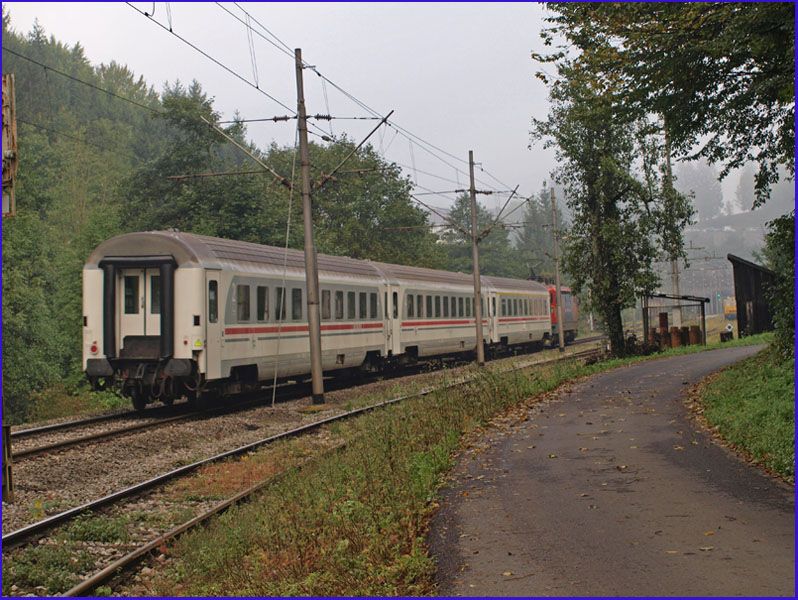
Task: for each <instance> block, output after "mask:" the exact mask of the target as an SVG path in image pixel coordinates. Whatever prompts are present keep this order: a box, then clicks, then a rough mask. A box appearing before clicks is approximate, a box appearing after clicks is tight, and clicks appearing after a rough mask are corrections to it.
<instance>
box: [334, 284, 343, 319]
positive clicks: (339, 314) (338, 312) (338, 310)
mask: <svg viewBox="0 0 798 600" xmlns="http://www.w3.org/2000/svg"><path fill="white" fill-rule="evenodd" d="M335 318H336V319H343V318H344V293H343V292H342V291H340V290H339V291H337V292H335Z"/></svg>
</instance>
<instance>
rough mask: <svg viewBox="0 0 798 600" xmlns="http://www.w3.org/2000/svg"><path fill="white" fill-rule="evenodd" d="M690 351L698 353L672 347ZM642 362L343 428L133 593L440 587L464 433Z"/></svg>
mask: <svg viewBox="0 0 798 600" xmlns="http://www.w3.org/2000/svg"><path fill="white" fill-rule="evenodd" d="M757 341H761V339H759V338H748V339H747V340H742V341H740V342H738V344H744V343H746V342H749V343H752V342H757ZM691 351H696V350H690V349H687V348H685V349H679V350H675V351H669V352H667V353H663V354H664V355H673V354H682V353H687V352H691ZM657 356H662V355H657ZM644 359H645V358H643V357H637V358H630V359H624V360H610V361H606V362H602V363H599V364H595V365H580V364H575V363H568V364H557V365H549V366H545V367H532V368H530V369H525V370H523V371H518V372H511V373H504V374H497V373H495V372H493V370H492V369H488V370H487V371H486V372H485V373H484V375H482V376H480V377H479V378H478V379H477V380H475V381H473V382H471V383H469V384H466V385H464V386H460V387H456V388H453V389H450V390H446V391H440V392H435V393H433V394H431V395H429V396H426V397H423V398H418V399H413V400H410V401H408V402H405V403H402V404H399V405H395V406H393V407H391V408H388V409H385V410H382V411H379V412H376V413H373V414H370V415H367V416H364V417H361V418H360V419H357V420H356V421H353V422H348V423H346V424H340V425H337V426H336V431H335V433H336V434H337V435H339V436H341V438H342V439H345V440H347V445H346V447H345V448H343V449H342V450H340V451H339V452H338V453H336V454H335V455H333V456H329V457H324V458H322V459H320V460H319V461H317V462H314V463H313V464H312V465H309V466H306V468H304V469H303V470H302V471H301V472H294V473H289V475H288V476H287V477H285V478H282V479H281V480H280V481H279V482H276V483H275V485H273V486H271V487H269V488H267V489H266V490H265V491H264V492H262V493H261V494H260V495H259V496H258V497H257V498H255V499H254V500H253V501H252V502H251V503H249V504H246V505H242V506H240V507H238V508H235V509H232V510H230V511H228V512H227V513H226V514H225V515H223V516H222V517H220V518H218V519H216V520H215V521H214V522H213V523H212V524H211V525H210V526H209V527H207V528H206V529H202V530H196V531H194V532H192V533H190V534H188V535H186V536H185V537H183V538H182V539H181V540H180V541H179V542H177V544H176V545H175V546H173V547H172V548H170V549H169V554H170V557H171V558H172V559H173V560H171V561H169V563H168V564H169V566H167V567H165V568H163V569H160V570H159V571H158V572H157V574H156V575H155V576H154V577H153V579H152V581H151V582H150V583H148V584H147V586H146V587H145V588H143V589H140V588H137V589H135V592H136V593H146V594H172V595H174V594H179V595H226V594H236V595H327V596H332V595H396V594H398V595H419V594H428V593H431V592H433V583H432V582H433V574H434V570H435V565H434V562H433V560H432V559H431V558H430V557H429V555H428V554H427V547H426V541H425V536H426V532H427V526H428V522H429V518H430V516H431V515H432V513H433V511H434V510H435V508H436V506H437V505H436V503H435V497H436V493H437V491H438V489H439V488H440V486H441V484H442V477H443V475H444V474H445V472H446V471H447V470H448V469H449V468H450V467H451V465H452V464H453V460H454V456H455V454H456V452H457V450H458V448H459V447H460V444H461V441H462V439H463V436H464V435H466V434H468V433H469V432H473V431H474V430H476V429H478V428H480V427H483V426H485V425H486V424H488V422H489V421H490V420H491V419H493V418H495V417H496V416H497V415H499V414H501V413H503V412H504V411H506V410H507V409H510V408H513V407H517V406H519V405H520V404H521V403H529V404H533V403H534V402H536V401H538V399H539V398H540V396H541V395H542V394H544V393H546V392H548V391H551V390H553V389H554V388H556V387H558V386H559V385H561V384H563V383H566V382H569V381H572V380H574V379H576V378H579V377H582V376H586V375H591V374H594V373H598V372H600V371H606V370H609V369H611V368H614V367H617V366H622V365H625V364H630V363H632V362H637V361H639V360H644ZM442 376H443V377H446V373H444V374H443V375H442Z"/></svg>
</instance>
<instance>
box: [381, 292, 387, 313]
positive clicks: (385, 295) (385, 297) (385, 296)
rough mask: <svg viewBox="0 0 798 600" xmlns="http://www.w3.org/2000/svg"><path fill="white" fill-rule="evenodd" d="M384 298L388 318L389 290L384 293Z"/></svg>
mask: <svg viewBox="0 0 798 600" xmlns="http://www.w3.org/2000/svg"><path fill="white" fill-rule="evenodd" d="M382 299H383V300H384V301H385V318H386V319H387V318H388V292H385V293H384V294H383V297H382Z"/></svg>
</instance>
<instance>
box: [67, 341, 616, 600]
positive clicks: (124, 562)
mask: <svg viewBox="0 0 798 600" xmlns="http://www.w3.org/2000/svg"><path fill="white" fill-rule="evenodd" d="M587 341H595V340H583V341H582V343H587ZM602 353H603V350H602V349H601V348H595V349H590V350H583V351H581V352H575V353H573V354H569V355H566V356H559V357H557V358H554V359H550V360H546V361H540V362H534V363H525V364H523V365H517V366H515V367H513V368H511V369H508V370H506V371H503V373H508V372H513V371H519V370H522V369H527V368H530V367H534V366H542V365H547V364H552V363H557V362H562V361H565V360H574V359H579V358H587V357H589V356H596V355H600V354H602ZM478 376H479V375H474V376H471V377H467V378H464V379H461V380H456V381H453V382H450V383H448V384H445V385H443V386H438V387H435V388H425V389H423V390H421V391H420V392H416V393H414V394H408V395H406V396H400V397H398V398H392V399H391V400H386V401H385V402H381V403H378V404H374V405H371V406H368V407H364V408H360V409H355V410H354V411H350V412H348V413H344V414H342V415H337V416H335V417H331V418H329V419H325V420H324V421H323V422H320V423H328V422H331V421H334V420H339V419H344V418H349V417H351V416H355V415H357V414H362V413H364V412H367V411H369V410H373V409H376V408H380V407H383V406H388V405H390V404H395V403H397V402H401V401H403V400H408V399H410V398H417V397H422V396H426V395H428V394H430V393H432V392H436V391H440V390H444V389H451V388H453V387H457V386H460V385H465V384H467V383H469V382H472V381H474V380H476V379H477V377H478ZM345 445H346V444H345V443H344V444H342V445H341V446H337V447H336V448H334V449H332V452H336V451H339V450H340V449H341V448H342V447H344V446H345ZM327 454H329V451H328V452H325V453H324V454H323V456H324V455H327ZM311 460H316V459H311ZM305 464H307V463H305ZM303 466H304V465H299V466H297V467H293V468H292V469H289V470H287V471H285V472H283V473H280V474H278V475H275V476H274V477H270V478H268V479H266V480H264V481H261V482H259V483H256V484H254V485H252V486H250V487H249V488H247V489H245V490H242V491H240V492H238V493H237V494H235V495H234V496H232V497H231V498H228V499H227V500H224V501H222V502H220V503H219V504H216V505H215V506H213V507H211V508H210V509H208V510H207V511H205V512H203V513H201V514H199V515H196V516H195V517H193V518H192V519H190V520H189V521H186V522H185V523H183V524H181V525H178V526H176V527H174V528H172V529H170V530H169V531H167V532H165V533H163V534H161V535H159V536H158V537H157V538H155V539H154V540H151V541H149V542H147V543H145V544H143V545H141V546H139V547H138V548H136V549H135V550H133V551H131V552H129V553H128V554H126V555H124V556H122V557H120V558H118V559H117V560H116V561H114V562H113V563H111V564H110V565H108V566H106V567H104V568H103V569H102V570H100V571H98V572H97V573H94V574H93V575H91V576H89V577H88V578H86V579H84V580H83V581H81V582H80V583H78V584H77V585H75V586H74V587H72V588H71V589H69V590H68V591H66V592H64V594H63V595H64V596H83V595H86V594H87V593H89V592H91V591H93V590H94V589H96V588H97V587H99V586H100V585H101V584H102V583H105V582H106V581H108V580H109V579H112V578H113V577H115V576H117V575H118V574H120V573H121V572H122V571H123V570H124V569H126V568H128V567H130V566H132V565H134V564H136V563H137V562H138V561H139V560H141V559H143V558H144V557H146V556H147V555H148V554H149V553H150V552H152V551H153V550H155V549H157V548H159V547H160V546H161V545H162V544H164V543H166V542H168V541H171V540H173V539H176V538H177V537H179V536H180V535H182V534H183V533H185V532H186V531H188V530H189V529H192V528H193V527H195V526H197V525H201V524H202V523H205V522H206V521H208V520H209V519H211V518H212V517H214V516H215V515H217V514H220V513H223V512H224V511H226V510H227V509H228V508H230V507H231V506H234V505H236V504H238V503H240V502H242V501H244V500H246V499H248V498H249V497H250V496H251V495H253V494H254V493H256V492H258V491H260V490H261V489H264V488H265V487H267V486H270V485H274V484H275V483H277V482H278V481H279V480H280V479H282V478H283V477H285V476H286V475H287V474H288V473H291V472H293V471H298V470H301V469H302V468H303Z"/></svg>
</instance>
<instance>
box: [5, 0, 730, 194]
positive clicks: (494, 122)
mask: <svg viewBox="0 0 798 600" xmlns="http://www.w3.org/2000/svg"><path fill="white" fill-rule="evenodd" d="M133 4H134V6H136V7H137V8H139V9H140V10H142V11H146V12H150V13H151V12H152V10H153V6H155V15H154V19H155V20H157V21H158V22H160V23H163V24H165V25H167V26H168V24H169V13H168V11H167V8H169V9H170V10H171V26H172V29H173V31H174V32H175V33H177V34H179V35H181V36H182V37H184V38H186V39H187V40H189V41H190V42H192V43H193V44H194V45H196V46H198V47H199V48H201V49H202V50H204V51H206V52H207V53H208V54H210V55H211V56H213V57H214V58H216V59H217V60H219V61H220V62H222V63H224V64H225V65H227V66H229V67H230V68H231V69H233V70H234V71H236V72H238V73H239V74H240V75H241V76H243V77H245V78H246V79H248V80H250V81H254V80H255V75H254V72H253V71H254V69H253V63H252V60H251V58H250V47H249V43H248V36H247V33H246V31H247V30H246V28H245V26H244V25H243V24H242V23H240V22H238V21H237V20H236V19H235V18H234V17H232V16H231V15H229V14H227V13H226V12H225V11H224V10H223V9H222V8H220V7H219V6H217V5H216V4H214V3H178V2H174V3H164V2H156V3H152V2H146V3H145V2H136V3H133ZM4 5H5V6H7V7H8V8H9V12H10V14H11V24H12V27H13V28H14V29H16V30H17V31H21V32H28V31H30V29H31V27H32V25H33V21H34V18H38V20H39V23H40V24H41V25H42V26H43V27H44V29H45V31H46V32H47V34H48V35H49V34H52V35H54V36H55V37H56V38H57V39H59V40H61V41H63V42H65V43H68V44H70V45H72V44H74V43H76V42H80V43H81V45H82V46H83V47H84V49H85V53H86V55H87V56H88V58H89V59H90V60H91V61H92V63H94V64H97V63H108V62H111V61H112V60H115V61H117V62H119V63H123V64H126V65H127V66H128V67H129V68H130V69H131V70H133V71H134V72H135V73H136V74H137V75H142V76H144V78H145V79H146V81H148V82H149V83H150V84H151V85H154V86H155V88H156V90H158V91H161V89H162V86H163V84H164V82H167V81H169V82H174V81H175V80H176V79H180V80H181V81H183V82H189V81H191V80H192V79H197V80H198V81H199V82H200V83H201V84H202V86H203V88H204V89H205V91H206V92H208V94H209V95H211V96H213V97H214V98H215V107H216V109H217V110H218V111H219V112H221V113H222V114H223V118H232V116H233V113H234V111H235V110H236V109H238V111H239V112H240V113H241V115H242V116H243V117H244V118H258V117H272V116H275V115H282V114H286V110H285V108H283V107H281V106H280V105H278V104H276V103H275V102H273V101H272V100H270V99H268V98H267V97H266V96H264V95H263V94H261V93H260V92H259V91H257V90H255V89H253V88H252V87H250V86H248V85H247V84H245V83H244V82H242V81H240V80H239V79H237V78H235V77H234V76H233V75H230V74H229V73H227V72H225V71H224V70H223V69H222V68H221V67H219V66H218V65H215V64H214V63H213V62H211V61H210V60H208V59H207V58H205V57H203V56H202V55H201V54H199V53H198V52H196V51H195V50H192V49H191V48H189V47H188V46H187V45H185V44H184V43H183V42H181V41H180V40H179V39H178V38H176V37H174V36H173V35H171V34H170V33H169V32H168V31H165V30H164V29H162V28H160V27H158V26H157V25H156V24H155V23H153V22H151V20H150V19H148V18H147V17H145V16H142V15H141V14H139V13H137V12H136V11H135V10H133V8H131V7H130V6H127V5H126V4H124V3H121V2H120V3H48V2H35V3H34V2H31V3H19V2H6V3H4ZM224 6H225V8H227V9H228V10H229V11H231V12H233V13H234V14H237V15H238V16H240V17H241V18H242V19H245V18H246V17H245V16H244V14H243V13H242V12H240V11H239V9H238V8H237V7H236V6H235V5H234V4H232V3H225V4H224ZM242 6H243V8H245V9H246V10H247V11H248V12H249V13H250V14H251V15H252V16H253V17H254V18H255V19H257V20H258V21H259V22H260V23H261V24H262V25H264V26H265V27H266V28H268V29H269V30H270V31H271V32H272V33H273V34H274V35H276V36H277V37H278V38H280V40H282V41H283V42H285V44H286V45H287V46H288V47H289V48H291V49H293V48H302V52H303V58H304V59H305V60H306V61H307V62H308V63H310V64H312V65H315V66H316V67H317V68H318V70H319V71H320V72H321V73H323V74H324V75H326V76H327V77H328V78H329V79H330V80H332V81H333V82H335V83H336V84H338V85H339V86H341V87H342V88H344V89H345V90H346V91H347V92H349V93H350V94H352V95H354V96H356V97H357V98H359V99H360V100H361V101H362V102H364V103H366V104H367V105H368V106H370V107H371V108H373V109H374V110H376V111H378V112H379V113H381V114H385V113H387V112H388V111H389V110H391V109H394V110H395V111H396V112H395V113H394V115H393V117H392V121H394V122H395V123H397V124H398V125H400V126H402V127H403V128H405V129H407V130H409V131H410V132H412V133H413V134H415V135H417V136H419V137H420V138H423V139H424V140H426V141H427V142H430V143H432V144H434V145H435V146H437V147H438V148H440V149H442V150H444V151H446V152H447V153H450V154H452V155H454V157H457V158H453V157H451V156H446V155H443V154H442V153H440V152H438V151H435V153H436V154H439V155H440V156H441V157H442V158H443V159H444V160H445V162H443V161H442V160H439V159H438V158H435V157H433V156H432V155H431V154H429V153H427V152H426V151H425V150H424V149H423V148H422V146H421V145H415V146H413V147H412V148H411V145H410V143H409V142H408V140H407V139H406V138H405V137H402V136H397V135H395V132H394V130H392V129H385V128H383V129H382V130H381V131H380V132H379V134H375V136H374V137H373V138H372V140H373V142H374V145H375V147H376V148H378V149H382V150H383V152H384V154H385V156H386V158H387V159H388V160H391V161H395V162H397V163H399V164H401V165H407V166H408V167H411V168H406V169H405V172H406V173H408V174H409V175H411V176H412V177H413V178H414V179H416V180H417V182H418V184H420V185H421V186H424V187H425V188H428V189H431V190H434V191H445V190H453V189H455V188H460V187H467V172H468V166H467V159H468V151H469V150H473V151H474V156H475V160H476V161H477V162H481V163H482V166H483V168H484V169H485V170H486V171H487V172H489V173H490V174H491V175H493V176H495V177H496V178H498V179H499V180H500V181H501V182H502V183H503V184H504V185H501V184H499V183H497V182H496V181H495V180H493V179H491V177H490V176H489V175H488V173H485V172H480V171H479V170H478V171H477V179H478V180H480V181H481V183H480V184H478V187H482V188H489V189H505V188H506V187H508V186H509V187H510V188H512V187H515V186H516V185H519V184H520V188H519V193H520V194H521V195H522V196H527V195H529V194H531V193H533V192H534V191H536V190H537V189H539V188H540V186H541V184H542V183H543V181H544V180H547V179H549V176H550V175H549V174H550V171H551V170H552V168H553V167H554V158H553V152H552V151H548V150H544V149H543V148H542V144H540V143H535V144H534V145H533V146H532V149H531V150H530V149H528V146H529V127H530V121H531V119H532V117H538V118H544V117H545V116H546V112H547V106H548V103H547V99H546V89H545V87H544V85H543V84H542V83H541V82H540V81H538V80H537V79H536V78H535V77H534V73H535V71H536V69H537V68H539V67H538V65H536V64H535V63H533V61H532V60H531V58H530V52H531V51H533V50H534V51H541V50H542V49H543V48H542V44H541V42H540V37H539V32H540V30H541V29H542V28H543V26H544V18H545V13H546V11H545V9H544V8H543V6H542V5H540V4H534V3H523V4H521V3H484V4H482V3H480V4H473V3H469V4H466V3H463V4H461V3H457V4H454V3H452V4H444V3H418V4H406V3H385V4H378V3H343V2H336V3H327V4H324V3H301V4H300V3H256V2H252V3H244V4H242ZM253 27H257V25H256V24H255V23H254V22H253ZM253 43H254V51H255V57H256V66H257V79H258V85H259V87H260V88H261V89H262V90H264V91H266V92H268V93H269V94H270V95H272V96H274V97H275V98H277V99H278V100H280V101H282V102H283V103H284V104H286V105H287V106H289V107H291V109H292V110H293V109H294V107H295V106H296V82H295V72H294V64H293V60H292V58H291V57H289V56H287V55H286V54H284V53H281V52H280V51H279V50H278V49H276V48H275V47H274V46H272V45H270V44H268V43H267V42H265V41H264V40H263V39H261V38H259V37H257V36H253ZM305 90H306V102H307V107H308V113H309V114H315V113H327V112H328V109H327V103H326V102H325V98H324V90H323V88H322V85H321V79H320V78H318V77H317V76H315V75H314V74H313V73H312V72H308V71H306V72H305ZM326 91H327V97H328V101H329V113H330V114H332V115H335V116H341V117H354V116H368V113H366V112H365V111H364V110H363V109H362V108H360V107H358V106H357V105H356V104H355V103H353V102H352V101H351V100H349V99H348V98H346V97H345V96H344V95H343V94H341V93H340V92H338V91H337V90H335V89H334V88H332V87H331V86H329V85H328V86H327V90H326ZM374 124H375V123H374V122H373V121H346V120H342V121H333V122H332V129H333V132H334V133H335V134H336V135H339V134H341V133H342V132H346V133H347V134H348V135H349V136H350V137H351V138H353V139H358V140H359V139H360V138H362V137H363V136H364V135H365V134H366V133H367V132H368V131H369V130H370V129H371V128H372V127H373V126H374ZM318 126H319V127H321V128H325V129H328V130H329V124H328V123H326V122H319V123H318ZM249 132H250V135H251V137H252V139H253V140H254V141H255V142H256V143H257V144H258V145H260V146H262V147H265V146H266V145H268V144H269V143H271V142H272V141H275V142H277V143H278V144H293V141H294V128H293V127H292V125H291V122H289V123H285V122H283V123H277V124H275V123H268V124H264V123H253V124H250V126H249ZM315 139H317V140H318V138H315ZM446 163H449V164H446ZM413 165H415V167H416V170H415V171H414V169H413V168H412V167H413ZM419 171H427V172H429V173H433V174H435V175H437V176H439V177H443V178H446V179H450V180H452V181H453V182H447V181H444V180H441V179H437V178H434V177H431V176H429V175H426V174H423V173H421V172H419ZM736 183H737V181H736V178H728V179H727V181H726V182H724V185H723V187H724V193H725V194H730V193H731V194H733V191H734V189H735V186H736ZM417 191H419V192H421V191H423V190H422V189H421V188H419V189H418V190H417ZM453 196H454V195H453V194H449V195H447V196H446V197H438V196H428V197H425V199H426V200H429V202H430V203H432V204H435V205H437V206H445V205H447V204H448V203H449V201H448V200H447V198H453ZM497 202H500V198H499V197H496V196H491V197H488V198H487V202H486V203H487V205H488V206H489V207H493V206H494V205H496V203H497Z"/></svg>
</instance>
